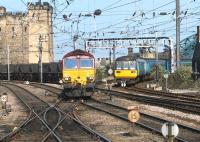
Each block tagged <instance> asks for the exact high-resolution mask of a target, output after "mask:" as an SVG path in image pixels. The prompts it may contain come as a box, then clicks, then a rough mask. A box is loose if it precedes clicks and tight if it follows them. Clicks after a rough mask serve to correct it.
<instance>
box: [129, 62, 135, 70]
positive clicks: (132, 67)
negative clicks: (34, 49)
mask: <svg viewBox="0 0 200 142" xmlns="http://www.w3.org/2000/svg"><path fill="white" fill-rule="evenodd" d="M129 64H130V69H131V70H134V69H136V61H129Z"/></svg>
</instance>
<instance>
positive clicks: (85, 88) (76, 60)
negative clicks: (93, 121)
mask: <svg viewBox="0 0 200 142" xmlns="http://www.w3.org/2000/svg"><path fill="white" fill-rule="evenodd" d="M80 53H82V54H80ZM83 53H84V54H83ZM94 62H95V61H94V57H93V56H92V55H91V54H89V53H88V52H87V53H85V51H82V50H79V52H74V53H73V54H70V56H66V57H65V58H63V74H62V75H63V79H62V80H63V84H64V92H65V94H67V95H68V96H90V95H91V94H92V93H93V92H94V87H95V72H96V70H95V64H94Z"/></svg>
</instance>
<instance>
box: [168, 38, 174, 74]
mask: <svg viewBox="0 0 200 142" xmlns="http://www.w3.org/2000/svg"><path fill="white" fill-rule="evenodd" d="M169 46H170V60H171V64H170V68H171V69H170V70H171V73H174V72H175V71H176V56H175V52H174V46H173V40H172V38H169Z"/></svg>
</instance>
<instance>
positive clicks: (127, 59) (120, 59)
mask: <svg viewBox="0 0 200 142" xmlns="http://www.w3.org/2000/svg"><path fill="white" fill-rule="evenodd" d="M137 59H141V60H156V59H155V58H140V57H136V56H130V55H128V56H122V57H118V58H117V59H116V61H133V60H137ZM158 60H159V61H161V60H162V61H167V59H158Z"/></svg>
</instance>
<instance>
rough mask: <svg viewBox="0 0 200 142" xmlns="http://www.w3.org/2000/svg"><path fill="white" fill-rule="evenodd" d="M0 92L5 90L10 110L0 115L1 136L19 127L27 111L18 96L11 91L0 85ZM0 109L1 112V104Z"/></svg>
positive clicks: (26, 115)
mask: <svg viewBox="0 0 200 142" xmlns="http://www.w3.org/2000/svg"><path fill="white" fill-rule="evenodd" d="M0 92H1V94H3V93H4V92H7V94H8V102H7V104H10V105H11V112H9V113H8V114H7V115H6V116H1V115H0V137H2V136H3V135H5V134H7V133H9V132H11V131H13V129H15V128H16V127H19V125H20V124H22V123H23V122H24V121H25V120H26V119H27V117H28V113H27V112H26V110H25V109H24V106H23V105H22V104H21V102H20V101H19V100H18V98H17V97H16V96H15V95H14V94H13V93H12V92H10V91H9V90H8V89H6V88H5V87H2V86H0ZM0 111H1V112H2V108H1V105H0Z"/></svg>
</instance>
